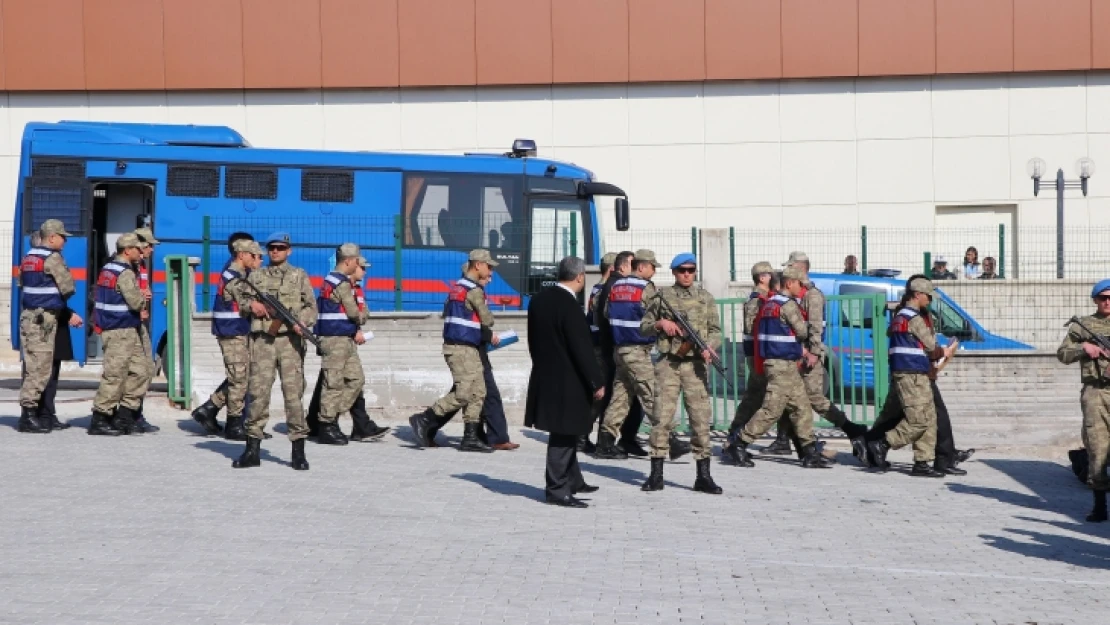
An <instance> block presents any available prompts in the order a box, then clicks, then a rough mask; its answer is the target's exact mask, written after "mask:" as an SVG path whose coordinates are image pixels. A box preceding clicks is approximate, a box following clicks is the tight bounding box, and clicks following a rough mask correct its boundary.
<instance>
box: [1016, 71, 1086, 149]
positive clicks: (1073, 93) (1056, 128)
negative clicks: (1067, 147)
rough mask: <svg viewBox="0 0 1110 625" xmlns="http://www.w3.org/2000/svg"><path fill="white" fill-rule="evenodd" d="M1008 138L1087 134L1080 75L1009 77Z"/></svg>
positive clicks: (1084, 102) (1082, 77) (1083, 81)
mask: <svg viewBox="0 0 1110 625" xmlns="http://www.w3.org/2000/svg"><path fill="white" fill-rule="evenodd" d="M1009 92H1010V134H1013V135H1049V134H1068V133H1079V132H1086V131H1087V94H1086V78H1085V77H1084V76H1083V74H1026V75H1015V76H1011V77H1010V89H1009Z"/></svg>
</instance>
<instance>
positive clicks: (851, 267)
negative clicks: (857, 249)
mask: <svg viewBox="0 0 1110 625" xmlns="http://www.w3.org/2000/svg"><path fill="white" fill-rule="evenodd" d="M841 273H842V274H844V275H846V276H858V275H859V267H858V266H857V261H856V257H855V255H854V254H848V255H847V256H845V257H844V271H842V272H841Z"/></svg>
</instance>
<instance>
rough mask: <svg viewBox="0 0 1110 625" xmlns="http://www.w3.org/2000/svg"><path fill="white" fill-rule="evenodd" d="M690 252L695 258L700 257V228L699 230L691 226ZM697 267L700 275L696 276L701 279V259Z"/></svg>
mask: <svg viewBox="0 0 1110 625" xmlns="http://www.w3.org/2000/svg"><path fill="white" fill-rule="evenodd" d="M690 252H691V253H692V254H693V255H694V256H697V255H698V228H697V226H690ZM697 267H698V273H697V274H695V276H697V277H698V278H700V277H701V275H700V274H701V259H700V258H699V259H698V265H697Z"/></svg>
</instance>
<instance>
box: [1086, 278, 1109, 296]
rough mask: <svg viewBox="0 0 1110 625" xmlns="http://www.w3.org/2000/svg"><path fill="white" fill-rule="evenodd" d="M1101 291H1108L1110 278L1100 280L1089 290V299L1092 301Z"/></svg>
mask: <svg viewBox="0 0 1110 625" xmlns="http://www.w3.org/2000/svg"><path fill="white" fill-rule="evenodd" d="M1103 291H1110V278H1107V279H1106V280H1102V281H1101V282H1099V283H1098V284H1096V285H1095V288H1093V289H1091V299H1094V298H1095V296H1096V295H1098V294H1099V293H1102V292H1103Z"/></svg>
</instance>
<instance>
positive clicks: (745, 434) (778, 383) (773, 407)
mask: <svg viewBox="0 0 1110 625" xmlns="http://www.w3.org/2000/svg"><path fill="white" fill-rule="evenodd" d="M763 368H764V373H765V374H766V376H767V389H766V390H765V391H764V393H763V405H762V406H760V408H759V410H758V411H757V412H756V413H755V414H754V415H753V416H752V418H751V420H750V421H748V424H747V425H745V426H744V430H743V431H742V432H741V433H740V440H742V441H744V442H745V443H749V444H750V443H753V442H755V441H756V440H757V439H758V438H759V437H760V436H763V435H764V434H766V433H767V431H768V430H770V429H771V426H772V425H774V424H775V422H776V421H778V420H779V417H781V416H782V415H783V413H784V412H786V411H789V416H790V425H791V429H792V430H793V431H794V435H795V437H796V438H797V441H798V442H799V443H800V444H801V445H802V446H803V447H804V446H806V445H811V444H813V443H815V442H816V440H817V439H816V438H814V435H813V411H812V408H811V407H810V403H809V395H808V393H807V392H806V386H805V382H804V381H803V380H802V375H801V373H799V371H798V363H797V362H795V361H793V360H767V361H764V363H763Z"/></svg>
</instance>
